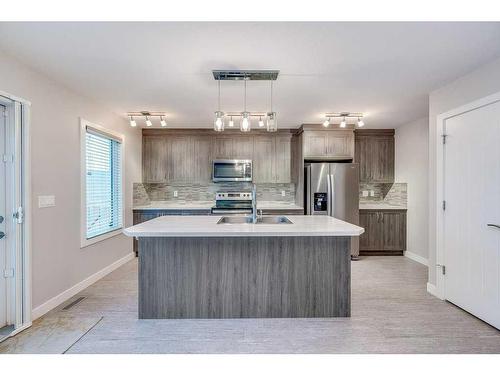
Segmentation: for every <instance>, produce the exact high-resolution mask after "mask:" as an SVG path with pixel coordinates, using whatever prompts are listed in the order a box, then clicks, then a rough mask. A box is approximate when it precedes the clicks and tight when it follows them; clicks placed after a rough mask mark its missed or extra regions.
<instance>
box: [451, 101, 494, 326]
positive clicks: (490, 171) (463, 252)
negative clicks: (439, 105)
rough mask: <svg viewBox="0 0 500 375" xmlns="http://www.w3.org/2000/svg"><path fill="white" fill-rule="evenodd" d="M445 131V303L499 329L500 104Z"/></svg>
mask: <svg viewBox="0 0 500 375" xmlns="http://www.w3.org/2000/svg"><path fill="white" fill-rule="evenodd" d="M444 127H445V129H444V134H447V138H446V145H445V146H444V199H445V201H446V209H445V211H444V263H445V265H446V273H445V291H444V292H445V298H446V299H447V300H449V301H450V302H452V303H454V304H456V305H457V306H459V307H461V308H463V309H464V310H466V311H468V312H470V313H471V314H473V315H475V316H477V317H478V318H480V319H482V320H484V321H486V322H488V323H490V324H491V325H493V326H495V327H497V328H500V103H499V102H496V103H493V104H490V105H487V106H484V107H481V108H477V109H475V110H472V111H470V112H467V113H464V114H461V115H459V116H456V117H453V118H450V119H447V120H446V122H445V125H444ZM494 225H498V226H499V227H495V226H494Z"/></svg>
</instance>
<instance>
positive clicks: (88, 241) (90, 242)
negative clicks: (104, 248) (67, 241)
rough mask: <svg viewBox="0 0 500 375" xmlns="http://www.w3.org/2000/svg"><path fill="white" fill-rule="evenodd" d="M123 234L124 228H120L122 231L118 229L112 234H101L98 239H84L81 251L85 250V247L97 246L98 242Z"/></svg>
mask: <svg viewBox="0 0 500 375" xmlns="http://www.w3.org/2000/svg"><path fill="white" fill-rule="evenodd" d="M122 232H123V228H120V229H116V230H114V231H112V232H108V233H104V234H101V235H99V236H97V237H92V238H90V239H86V238H82V240H81V243H80V249H83V248H85V247H88V246H91V245H93V244H96V243H98V242H101V241H104V240H107V239H108V238H111V237H115V236H118V235H120V234H122Z"/></svg>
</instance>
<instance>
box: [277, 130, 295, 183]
mask: <svg viewBox="0 0 500 375" xmlns="http://www.w3.org/2000/svg"><path fill="white" fill-rule="evenodd" d="M275 149H276V182H279V183H289V182H291V181H292V177H291V168H292V150H291V149H292V139H291V136H280V135H278V136H277V137H276V147H275Z"/></svg>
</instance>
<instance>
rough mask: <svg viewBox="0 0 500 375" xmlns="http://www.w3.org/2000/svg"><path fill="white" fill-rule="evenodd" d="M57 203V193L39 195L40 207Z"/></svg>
mask: <svg viewBox="0 0 500 375" xmlns="http://www.w3.org/2000/svg"><path fill="white" fill-rule="evenodd" d="M55 205H56V197H55V195H39V196H38V208H46V207H54V206H55Z"/></svg>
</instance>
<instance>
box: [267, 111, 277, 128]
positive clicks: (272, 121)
mask: <svg viewBox="0 0 500 375" xmlns="http://www.w3.org/2000/svg"><path fill="white" fill-rule="evenodd" d="M276 130H278V120H277V118H276V112H269V113H268V114H267V131H268V132H275V131H276Z"/></svg>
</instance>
